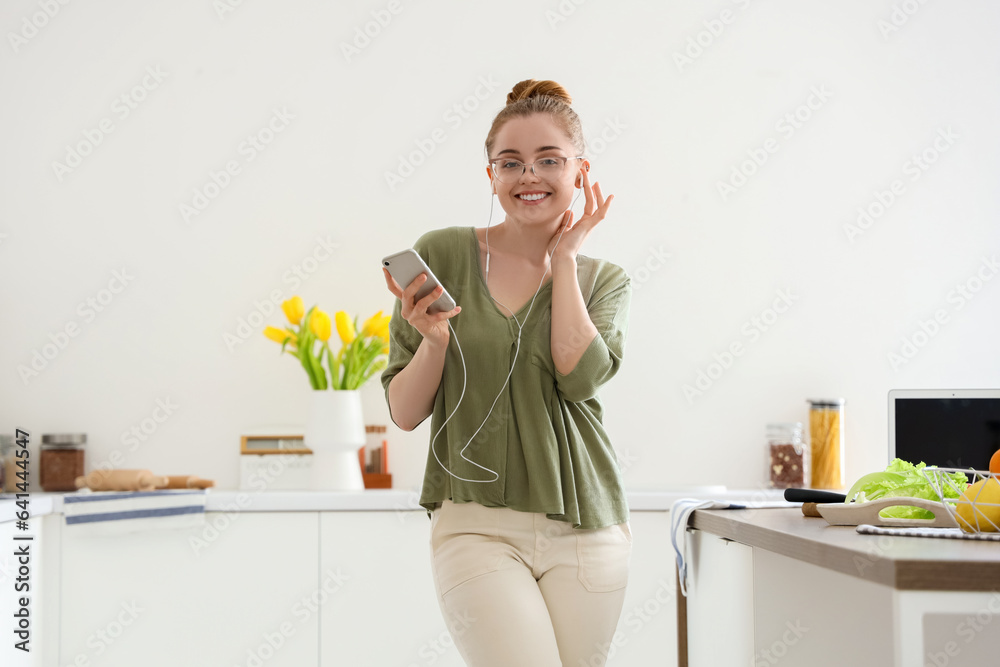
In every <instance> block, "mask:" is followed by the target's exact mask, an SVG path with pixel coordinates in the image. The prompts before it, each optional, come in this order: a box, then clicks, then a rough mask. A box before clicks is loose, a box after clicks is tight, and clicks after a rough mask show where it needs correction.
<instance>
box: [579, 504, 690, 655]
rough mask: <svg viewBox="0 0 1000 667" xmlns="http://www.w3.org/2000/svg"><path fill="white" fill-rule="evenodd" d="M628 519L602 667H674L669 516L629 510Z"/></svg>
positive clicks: (674, 607)
mask: <svg viewBox="0 0 1000 667" xmlns="http://www.w3.org/2000/svg"><path fill="white" fill-rule="evenodd" d="M629 516H630V518H629V523H630V524H631V527H632V561H631V567H630V570H629V577H628V588H627V589H626V592H625V604H624V606H623V608H622V615H621V619H620V620H619V621H618V630H617V632H616V633H615V635H614V639H613V641H612V644H613V646H611V647H608V651H607V655H608V665H609V666H610V665H621V666H622V667H632V666H633V665H643V667H660V666H665V667H676V665H677V582H676V576H677V575H676V572H677V566H676V564H675V561H674V550H673V547H672V546H671V545H670V513H669V512H663V511H660V512H647V511H641V512H638V511H634V510H633V511H632V512H630V513H629ZM574 667H575V666H574Z"/></svg>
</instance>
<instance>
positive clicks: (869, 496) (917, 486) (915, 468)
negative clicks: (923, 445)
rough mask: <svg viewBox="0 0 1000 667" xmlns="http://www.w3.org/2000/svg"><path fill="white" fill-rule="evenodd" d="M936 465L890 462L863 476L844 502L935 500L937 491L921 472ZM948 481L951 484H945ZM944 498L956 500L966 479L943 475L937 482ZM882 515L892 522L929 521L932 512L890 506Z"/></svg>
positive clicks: (953, 474)
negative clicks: (898, 520) (907, 499)
mask: <svg viewBox="0 0 1000 667" xmlns="http://www.w3.org/2000/svg"><path fill="white" fill-rule="evenodd" d="M935 467H936V466H927V465H925V464H924V462H923V461H921V462H920V463H918V464H917V465H913V464H912V463H908V462H906V461H904V460H902V459H893V460H892V462H891V463H890V464H889V465H888V467H886V469H885V471H884V472H873V473H870V474H868V475H865V476H864V477H862V478H861V479H859V480H858V481H857V482H855V483H854V486H852V487H851V490H850V491H848V492H847V499H846V500H844V502H845V503H850V502H857V503H864V502H868V501H871V500H878V499H879V498H897V497H905V498H924V499H926V500H933V501H935V502H937V501H939V500H940V498H939V497H938V494H937V491H935V490H934V487H933V486H932V485H931V483H930V480H928V478H927V475H926V473H924V470H925V469H926V470H931V469H933V468H935ZM948 480H951V484H948ZM940 484H941V486H942V487H943V488H942V491H943V492H944V496H945V498H946V499H947V498H956V499H957V498H958V497H959V496H960V495H961V493H962V491H964V490H965V487H967V486H968V485H969V480H968V478H967V477H966V476H965V474H964V473H961V472H954V473H944V476H943V477H942V478H941V479H940ZM881 515H882V516H885V517H892V518H896V519H933V518H934V513H933V512H931V511H930V510H925V509H921V508H919V507H891V508H888V509H885V510H882V512H881Z"/></svg>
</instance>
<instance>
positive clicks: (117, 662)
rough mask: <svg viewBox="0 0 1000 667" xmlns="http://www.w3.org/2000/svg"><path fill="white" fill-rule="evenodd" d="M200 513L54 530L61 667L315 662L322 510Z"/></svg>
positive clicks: (296, 665)
mask: <svg viewBox="0 0 1000 667" xmlns="http://www.w3.org/2000/svg"><path fill="white" fill-rule="evenodd" d="M205 517H206V527H205V528H197V529H196V528H175V529H164V530H161V531H149V532H142V533H133V534H130V535H124V536H115V537H102V536H91V537H84V536H80V535H78V534H77V533H75V532H74V527H73V526H65V525H64V526H62V531H61V532H62V554H63V557H62V566H61V575H62V576H61V580H62V600H61V632H60V644H59V648H60V655H59V665H75V664H80V665H92V666H93V667H136V665H143V667H177V666H178V665H217V666H219V667H223V666H225V667H245V666H248V665H266V666H267V667H303V666H305V665H315V664H318V662H319V653H318V643H319V637H318V629H319V615H318V613H317V612H318V607H317V603H318V602H319V601H320V598H321V596H320V595H319V594H318V576H319V541H318V523H319V514H318V513H317V512H280V513H277V512H275V513H271V512H253V513H251V512H233V513H223V512H209V513H207V514H206V515H205ZM61 519H62V517H60V520H61Z"/></svg>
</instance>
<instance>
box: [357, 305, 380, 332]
mask: <svg viewBox="0 0 1000 667" xmlns="http://www.w3.org/2000/svg"><path fill="white" fill-rule="evenodd" d="M381 319H382V311H381V310H380V311H378V312H377V313H375V314H374V315H372V316H371V317H369V318H368V319H367V320H365V324H364V326H363V327H361V337H362V338H368V337H369V336H374V335H375V331H376V330H377V328H378V323H379V321H380V320H381Z"/></svg>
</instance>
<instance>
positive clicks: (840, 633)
mask: <svg viewBox="0 0 1000 667" xmlns="http://www.w3.org/2000/svg"><path fill="white" fill-rule="evenodd" d="M689 525H690V528H689V532H688V540H687V544H686V547H685V558H686V562H687V564H688V577H687V579H686V581H687V597H686V598H682V600H683V603H682V604H681V605H679V607H678V624H677V626H678V631H679V633H680V634H679V637H678V647H679V653H680V655H679V660H678V662H679V663H680V664H681V665H688V666H690V667H702V666H704V667H714V665H741V664H751V665H760V664H765V665H771V664H774V663H775V662H776V661H777V659H778V658H781V659H782V664H789V665H810V667H842V665H847V664H851V665H885V666H886V667H912V666H914V665H925V664H927V665H930V664H933V665H948V666H949V667H963V666H968V665H986V664H995V663H996V656H997V655H998V654H1000V632H996V631H995V629H994V626H995V625H996V624H995V623H990V619H995V616H996V614H998V613H1000V592H998V591H1000V543H997V542H987V541H974V540H958V539H947V538H934V537H908V536H902V535H866V534H861V533H858V532H857V529H856V528H855V527H854V526H831V525H829V524H828V523H827V522H826V521H825V520H824V519H822V518H812V517H805V516H803V515H802V512H801V510H800V509H799V508H784V509H751V510H697V511H695V512H694V513H693V514H692V517H691V522H690V524H689ZM984 630H986V631H984ZM720 636H721V637H725V638H726V640H725V641H724V642H720V641H719V637H720Z"/></svg>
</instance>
